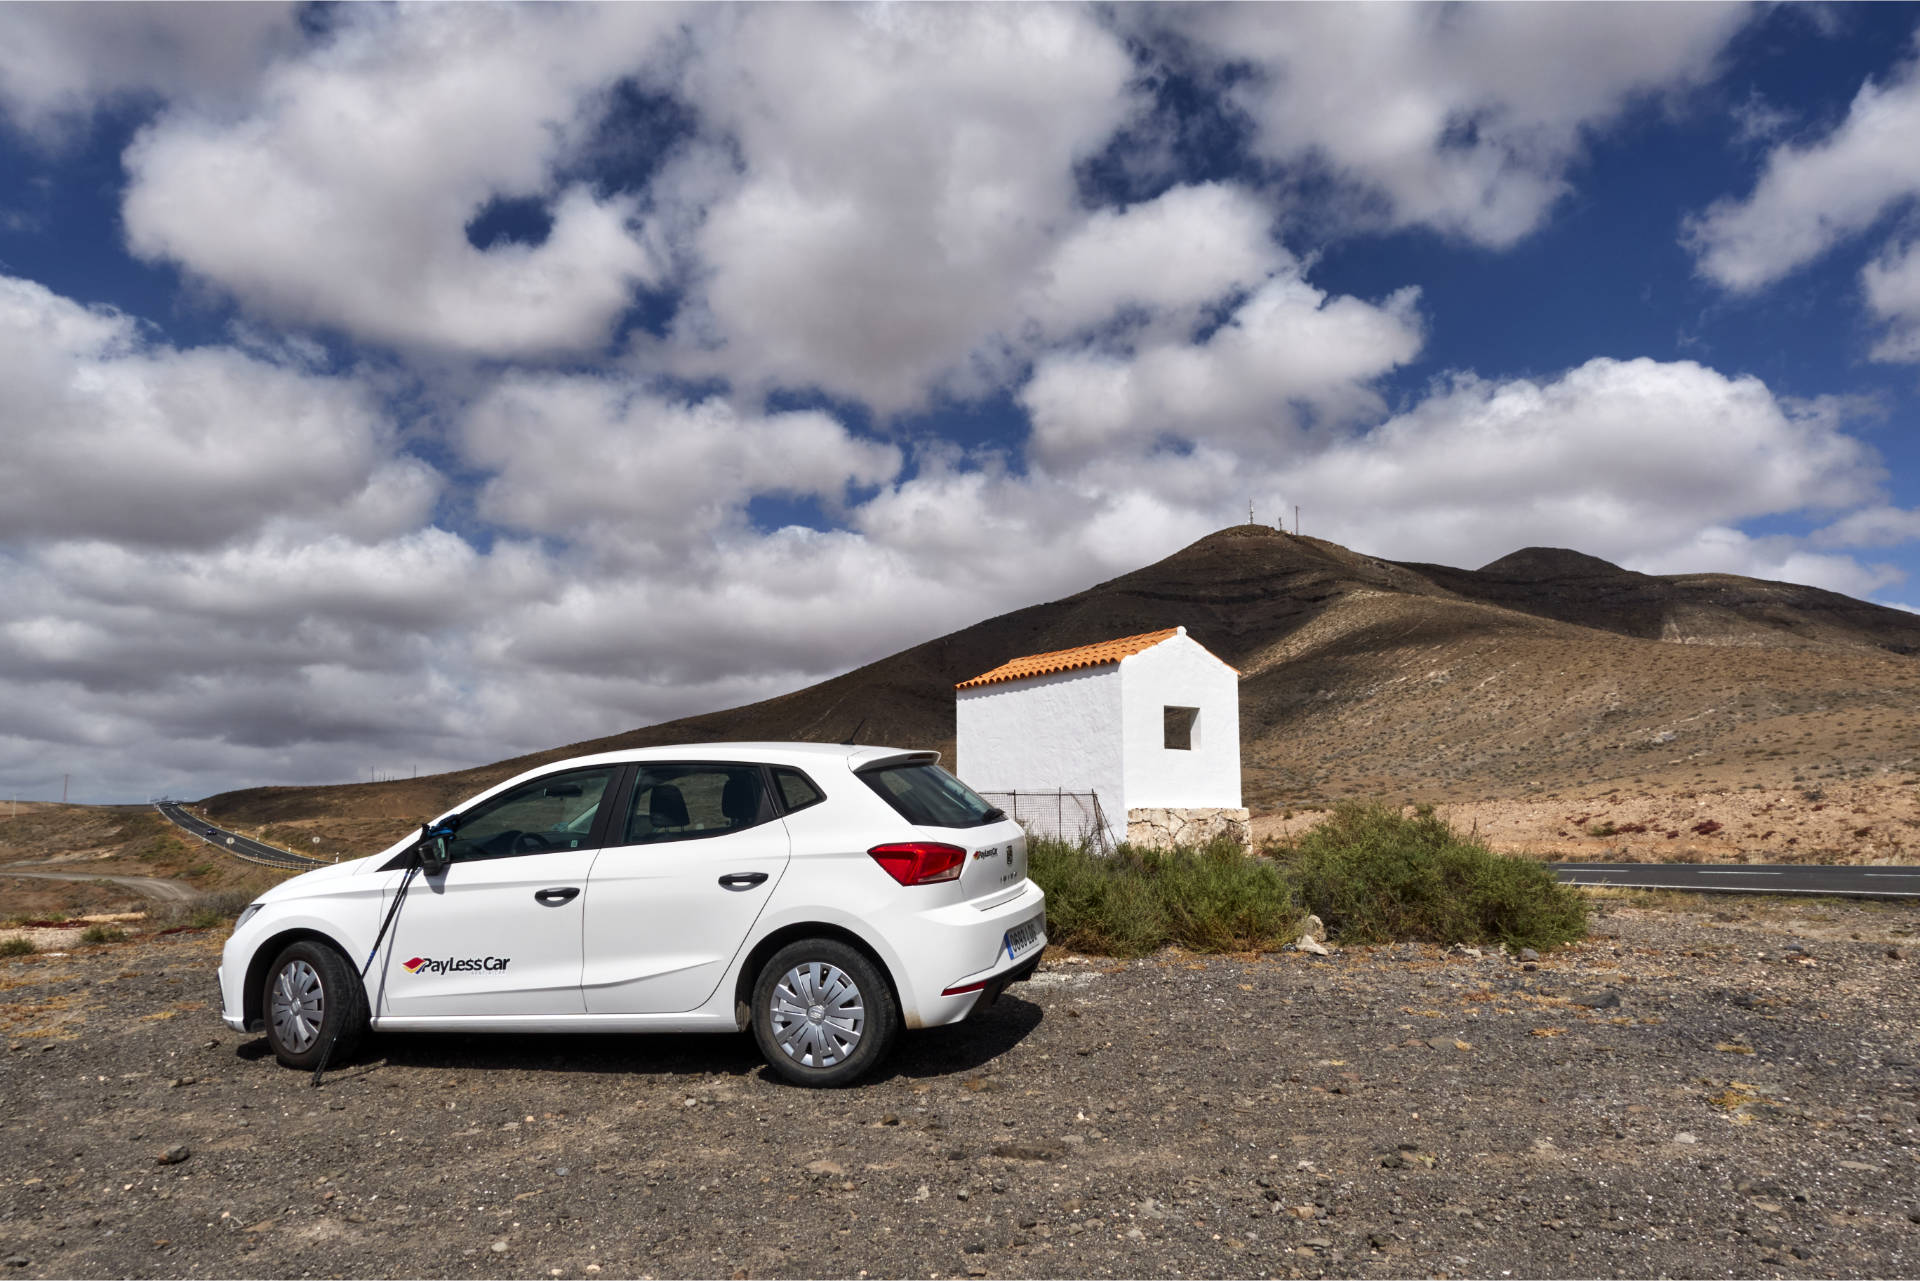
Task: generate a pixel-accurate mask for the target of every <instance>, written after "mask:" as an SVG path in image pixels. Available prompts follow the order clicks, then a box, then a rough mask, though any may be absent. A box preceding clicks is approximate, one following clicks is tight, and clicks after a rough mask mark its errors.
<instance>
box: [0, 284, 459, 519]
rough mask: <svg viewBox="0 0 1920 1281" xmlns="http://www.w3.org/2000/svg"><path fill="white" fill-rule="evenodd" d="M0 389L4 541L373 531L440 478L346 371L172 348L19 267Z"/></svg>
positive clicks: (2, 314) (426, 494)
mask: <svg viewBox="0 0 1920 1281" xmlns="http://www.w3.org/2000/svg"><path fill="white" fill-rule="evenodd" d="M0 385H4V386H5V387H6V388H7V404H6V408H5V410H4V411H0V414H4V418H3V419H0V425H4V429H5V436H6V439H7V441H8V446H7V448H6V449H5V450H4V451H0V541H6V540H22V539H34V540H46V539H60V538H111V539H118V540H122V541H125V542H129V543H146V544H163V545H164V544H173V545H203V546H204V545H209V544H213V543H218V542H221V541H224V540H226V539H228V538H231V537H235V536H237V535H240V534H243V533H246V532H247V531H250V530H253V529H255V528H257V527H259V526H260V525H261V524H262V523H264V522H266V521H268V520H270V519H281V520H296V521H297V520H321V521H323V522H324V523H326V524H327V526H328V527H329V528H332V529H338V530H340V531H342V532H346V533H351V534H354V535H357V536H360V537H368V538H375V537H381V536H383V535H385V534H387V533H391V532H393V531H395V530H397V529H402V528H410V527H412V526H413V525H415V524H417V523H418V522H419V521H420V520H422V519H423V518H424V517H425V516H426V515H427V513H428V512H430V511H431V509H432V506H433V503H434V500H435V498H436V495H437V492H438V488H439V478H438V476H437V475H435V474H434V473H433V471H432V470H431V469H430V468H428V467H426V466H425V465H424V464H422V463H420V462H418V461H417V460H413V459H408V458H403V457H399V456H396V455H395V454H394V453H393V435H394V433H393V429H392V427H391V425H390V424H389V423H388V421H387V419H386V417H385V414H384V410H383V408H382V407H381V406H380V405H379V404H378V402H376V400H375V399H374V397H373V396H372V395H371V394H370V392H369V391H368V389H367V388H365V387H364V386H362V385H360V384H358V383H356V382H354V381H352V380H350V379H347V378H337V377H322V376H318V375H315V374H312V373H310V372H307V371H304V370H299V369H289V368H286V367H284V366H281V365H278V364H274V363H269V362H267V361H264V360H260V359H256V358H254V357H251V356H247V355H244V354H242V353H240V352H237V351H235V350H233V349H231V348H219V347H214V348H196V349H190V350H181V349H177V348H173V347H169V346H167V345H165V344H163V343H160V342H157V341H154V340H153V339H151V338H150V337H148V336H147V335H146V334H145V333H143V331H142V330H141V328H140V327H139V325H137V324H136V323H135V322H134V321H133V320H132V319H130V318H128V317H126V316H124V315H121V314H119V313H117V312H113V311H107V310H101V309H91V310H90V309H87V308H84V307H81V306H79V305H77V304H76V303H73V302H71V301H69V300H68V299H65V298H62V297H59V296H57V295H55V294H53V293H51V292H49V291H48V290H47V289H45V288H44V287H42V286H40V285H37V284H34V283H32V282H30V281H25V280H19V279H15V278H12V277H0Z"/></svg>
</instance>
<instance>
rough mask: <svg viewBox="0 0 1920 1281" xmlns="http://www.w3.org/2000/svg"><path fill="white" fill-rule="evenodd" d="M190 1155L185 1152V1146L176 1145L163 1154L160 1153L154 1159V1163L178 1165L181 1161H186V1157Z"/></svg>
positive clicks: (182, 1144)
mask: <svg viewBox="0 0 1920 1281" xmlns="http://www.w3.org/2000/svg"><path fill="white" fill-rule="evenodd" d="M192 1155H193V1153H191V1152H189V1151H188V1150H187V1146H186V1144H184V1143H176V1144H174V1145H173V1146H172V1147H170V1148H168V1149H167V1150H166V1151H165V1152H162V1153H161V1154H160V1155H159V1156H157V1157H155V1158H154V1161H155V1163H157V1164H159V1165H179V1164H180V1163H181V1162H182V1161H184V1160H186V1159H187V1158H188V1157H190V1156H192Z"/></svg>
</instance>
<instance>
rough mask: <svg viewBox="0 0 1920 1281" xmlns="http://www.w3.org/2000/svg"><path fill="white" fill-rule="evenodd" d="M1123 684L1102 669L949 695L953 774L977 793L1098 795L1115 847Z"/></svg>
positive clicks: (1120, 804) (1120, 821)
mask: <svg viewBox="0 0 1920 1281" xmlns="http://www.w3.org/2000/svg"><path fill="white" fill-rule="evenodd" d="M1121 679H1122V678H1121V668H1120V667H1119V666H1116V665H1114V664H1108V665H1106V666H1104V667H1083V668H1080V669H1079V670H1077V671H1071V672H1055V673H1053V674H1051V675H1048V676H1033V677H1029V678H1027V679H1026V680H1017V681H1002V682H1000V683H998V684H994V685H982V686H979V687H977V688H975V689H963V690H957V691H955V695H956V701H955V706H954V730H955V740H956V741H955V745H954V771H953V772H954V773H955V774H957V775H959V777H960V780H961V781H962V782H964V783H965V784H967V786H969V787H971V788H973V789H974V790H975V791H979V792H1016V791H1017V792H1028V791H1033V792H1039V791H1048V792H1051V791H1053V790H1055V789H1056V788H1057V789H1061V790H1064V791H1068V792H1098V793H1099V794H1100V807H1101V809H1102V810H1104V811H1105V812H1106V815H1107V821H1108V824H1109V826H1110V827H1112V828H1115V829H1117V834H1112V835H1113V839H1115V840H1119V839H1121V838H1122V837H1124V836H1125V835H1126V821H1127V811H1126V806H1125V801H1124V796H1123V792H1124V782H1125V776H1124V772H1123V770H1122V767H1121V757H1120V752H1121V741H1122V736H1121V735H1120V733H1119V732H1118V726H1119V725H1120V723H1121V707H1120V689H1121V684H1120V682H1121Z"/></svg>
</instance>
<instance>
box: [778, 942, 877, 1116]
mask: <svg viewBox="0 0 1920 1281" xmlns="http://www.w3.org/2000/svg"><path fill="white" fill-rule="evenodd" d="M899 1031H900V1006H899V1003H898V1002H897V1001H895V1000H894V997H893V990H892V989H891V988H889V987H888V986H887V981H886V979H885V978H884V977H882V976H881V974H880V970H879V967H877V966H876V965H874V963H873V962H872V961H871V960H869V959H868V958H867V957H866V955H865V954H864V953H862V952H859V951H857V950H855V949H854V948H852V947H849V946H848V945H846V944H845V943H842V942H839V941H838V940H835V939H803V940H801V941H800V942H797V943H790V944H788V945H787V946H786V947H783V948H781V949H780V950H779V951H778V952H775V953H774V954H773V956H772V957H771V958H769V959H768V961H767V963H766V965H765V966H763V967H762V968H761V970H760V977H759V979H758V980H756V981H755V983H754V985H753V1035H754V1039H755V1040H757V1041H758V1042H759V1043H760V1052H761V1053H762V1054H764V1055H765V1056H766V1058H767V1063H768V1065H769V1066H770V1067H772V1068H773V1070H774V1071H775V1072H778V1073H779V1074H780V1075H781V1076H783V1077H785V1078H786V1079H787V1080H789V1081H792V1082H793V1083H794V1084H796V1085H807V1086H816V1087H828V1086H837V1085H851V1084H852V1083H853V1082H854V1081H856V1080H858V1079H859V1078H860V1077H862V1076H864V1075H866V1074H867V1073H868V1072H869V1071H871V1070H872V1069H873V1067H874V1066H875V1065H876V1064H878V1063H879V1062H880V1060H881V1059H883V1058H885V1057H886V1055H887V1052H888V1051H889V1050H891V1049H892V1048H893V1042H894V1039H895V1038H896V1036H898V1034H899Z"/></svg>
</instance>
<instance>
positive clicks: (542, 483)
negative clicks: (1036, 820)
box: [0, 4, 1920, 800]
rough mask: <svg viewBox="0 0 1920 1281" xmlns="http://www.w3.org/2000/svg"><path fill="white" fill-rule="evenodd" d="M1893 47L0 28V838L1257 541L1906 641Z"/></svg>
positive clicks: (1485, 28) (638, 699)
mask: <svg viewBox="0 0 1920 1281" xmlns="http://www.w3.org/2000/svg"><path fill="white" fill-rule="evenodd" d="M1916 28H1920V9H1916V8H1915V7H1913V6H1907V5H1874V6H1845V5H1842V6H1818V7H1813V6H1786V7H1772V8H1761V7H1747V6H1738V5H1713V6H1708V5H1662V6H1651V7H1648V6H1607V5H1602V6H1589V5H1579V4H1571V5H1538V6H1534V5H1499V6H1491V5H1489V6H1470V5H1469V6H1447V7H1442V6H1415V7H1403V6H1398V5H1391V4H1379V5H1351V6H1309V5H1294V6H1275V7H1266V6H1247V7H1229V8H1213V7H1202V6H1178V7H1166V8H1162V7H1154V6H1125V7H1120V8H1117V9H1102V8H1087V7H1075V6H1034V7H1023V6H1011V5H1008V6H976V7H958V6H937V7H936V6H928V7H898V6H897V7H879V8H864V7H851V6H834V7H821V6H808V5H789V6H774V7H748V6H739V7H730V6H719V5H712V6H699V7H692V8H679V7H674V6H667V5H649V6H622V7H613V8H600V7H593V6H546V7H536V8H517V7H511V6H486V7H481V6H417V7H408V6H401V7H388V6H371V5H369V6H340V7H300V6H283V5H264V4H263V5H248V6H244V7H233V6H228V7H219V8H211V7H201V6H195V5H150V6H141V7H135V8H122V7H118V6H68V5H0V329H4V331H5V332H4V334H0V388H4V389H5V391H4V393H0V441H4V443H5V445H6V448H5V449H4V450H0V599H4V600H6V601H7V608H6V609H5V611H4V612H3V613H0V791H6V792H9V793H17V794H19V795H23V796H42V797H44V796H48V795H57V792H58V787H59V783H60V778H61V776H62V775H63V774H71V775H72V776H73V777H74V780H75V782H74V794H75V795H76V797H78V798H82V799H96V800H118V799H138V798H140V797H143V796H146V795H149V794H152V793H155V792H169V793H172V794H175V795H193V794H197V793H203V792H206V791H211V790H218V789H223V788H227V787H233V786H241V785H247V784H253V783H262V782H296V781H335V780H345V779H351V778H354V777H366V776H367V773H368V772H369V771H378V772H381V773H394V772H405V771H407V770H411V769H414V768H418V769H420V770H421V771H423V772H424V771H427V770H432V769H439V768H446V767H454V766H460V765H466V764H472V763H476V762H479V761H484V760H491V759H496V758H498V757H501V756H504V755H507V754H510V753H513V752H518V751H525V750H531V749H536V748H541V747H546V746H551V745H554V744H557V743H561V742H567V741H573V740H577V739H580V738H585V737H589V736H592V735H597V734H601V733H607V732H611V731H614V730H618V729H622V728H627V727H630V726H633V725H638V724H645V723H648V722H652V721H656V720H661V719H666V718H670V717H673V716H678V715H683V714H687V713H691V712H697V711H703V710H709V709H712V708H716V707H721V706H727V705H732V704H735V703H739V702H744V701H749V700H752V699H755V698H760V697H765V696H768V695H771V694H775V693H779V692H782V691H784V690H788V689H792V688H796V687H798V686H801V685H804V684H807V683H810V682H812V681H814V680H818V679H821V678H823V677H826V676H828V675H831V674H834V673H835V672H838V671H843V670H846V669H847V668H849V667H851V666H854V665H857V664H858V663H861V662H866V661H870V660H871V659H874V658H877V657H880V656H882V655H884V654H886V653H889V652H892V651H893V650H896V649H898V648H900V647H902V646H905V645H908V644H912V643H914V642H916V641H919V640H922V639H926V638H928V637H930V636H933V635H937V634H939V633H941V632H944V631H947V630H950V629H953V628H956V627H961V626H965V625H966V624H968V623H971V622H973V621H976V620H978V619H979V618H982V617H985V616H988V615H991V614H994V613H998V612H1001V611H1003V610H1006V609H1011V608H1017V607H1019V606H1022V605H1025V604H1030V603H1032V602H1034V601H1037V600H1044V599H1048V598H1051V597H1055V596H1058V595H1061V594H1064V593H1067V592H1071V591H1074V590H1077V589H1079V588H1081V587H1083V586H1086V585H1087V584H1089V583H1091V582H1093V581H1097V580H1098V579H1100V578H1104V577H1108V576H1110V575H1112V574H1115V573H1120V572H1124V571H1126V570H1128V569H1131V568H1134V567H1136V566H1137V565H1140V564H1142V563H1146V562H1148V561H1151V560H1153V559H1157V558H1159V557H1161V556H1164V555H1167V554H1169V553H1171V552H1173V551H1175V550H1177V549H1178V548H1179V547H1181V546H1183V545H1185V544H1186V543H1187V542H1190V541H1192V540H1193V539H1194V538H1197V537H1200V536H1202V535H1204V534H1205V533H1207V532H1209V531H1210V530H1212V529H1216V528H1219V527H1220V526H1223V525H1226V524H1229V523H1233V522H1235V521H1238V520H1243V519H1245V514H1246V510H1247V504H1248V503H1249V502H1252V503H1253V504H1254V506H1255V511H1256V514H1257V516H1258V517H1259V518H1260V519H1263V520H1268V521H1271V520H1274V519H1275V518H1277V517H1278V516H1279V515H1280V513H1282V512H1283V511H1290V510H1291V508H1292V506H1293V505H1294V504H1296V503H1297V504H1299V505H1300V506H1301V507H1302V509H1303V512H1304V527H1305V529H1306V532H1310V533H1315V534H1319V535H1323V536H1325V537H1329V538H1333V539H1336V540H1338V541H1341V542H1344V543H1347V544H1348V545H1350V546H1353V547H1356V548H1359V549H1362V550H1365V551H1368V552H1371V553H1374V554H1377V555H1383V556H1390V557H1394V558H1398V559H1409V560H1430V561H1440V562H1445V563H1450V564H1459V565H1469V566H1471V565H1479V564H1483V563H1485V562H1487V561H1489V560H1492V559H1495V558H1496V557H1498V556H1501V555H1504V554H1505V553H1507V552H1509V551H1512V550H1514V549H1516V548H1518V547H1521V546H1525V545H1529V544H1548V545H1557V546H1570V547H1576V548H1579V549H1580V550H1583V551H1586V552H1589V553H1591V554H1594V555H1599V556H1604V557H1607V558H1608V559H1611V560H1614V561H1617V562H1619V563H1621V564H1625V565H1628V566H1631V567H1633V568H1637V569H1643V570H1646V571H1649V572H1685V571H1703V570H1717V571H1725V572H1733V573H1743V574H1752V575H1756V576H1760V577H1769V578H1783V579H1789V580H1792V581H1799V582H1808V583H1814V584H1817V585H1820V586H1824V587H1828V588H1831V589H1833V590H1837V591H1843V592H1847V593H1849V594H1853V595H1857V596H1862V597H1867V598H1870V599H1874V600H1879V601H1882V602H1884V603H1888V604H1894V605H1900V606H1903V607H1905V606H1909V605H1916V604H1920V589H1916V587H1915V586H1914V584H1915V582H1916V581H1920V580H1917V579H1916V577H1915V574H1916V572H1920V510H1916V509H1920V443H1916V438H1915V433H1914V432H1913V431H1912V429H1911V428H1912V424H1913V420H1914V416H1915V411H1916V406H1920V396H1917V394H1916V393H1917V392H1920V384H1917V375H1920V248H1917V247H1916V246H1920V235H1917V234H1916V229H1917V226H1920V224H1916V215H1917V214H1920V200H1917V199H1916V197H1920V147H1916V146H1915V145H1914V144H1913V139H1915V138H1916V137H1920V71H1917V70H1916V63H1915V54H1916V43H1915V31H1916Z"/></svg>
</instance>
